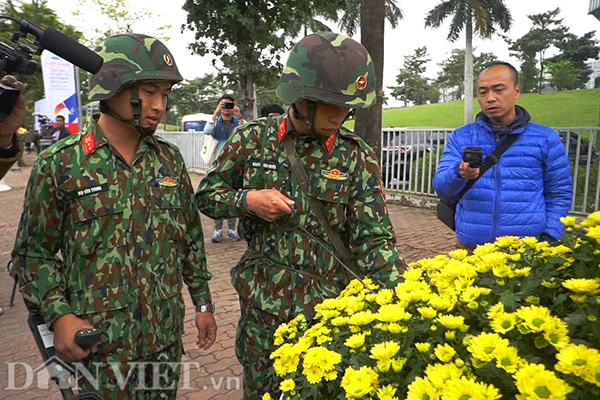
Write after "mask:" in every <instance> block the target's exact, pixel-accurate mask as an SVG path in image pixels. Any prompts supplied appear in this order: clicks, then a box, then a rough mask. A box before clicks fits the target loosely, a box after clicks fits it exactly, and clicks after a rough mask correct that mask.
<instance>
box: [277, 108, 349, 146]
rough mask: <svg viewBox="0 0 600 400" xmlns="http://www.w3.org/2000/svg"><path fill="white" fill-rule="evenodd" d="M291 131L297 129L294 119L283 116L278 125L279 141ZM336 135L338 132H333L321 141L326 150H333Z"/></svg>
mask: <svg viewBox="0 0 600 400" xmlns="http://www.w3.org/2000/svg"><path fill="white" fill-rule="evenodd" d="M291 131H296V129H295V128H294V125H293V124H292V121H291V120H290V119H289V118H287V117H283V118H282V119H281V121H279V125H278V126H277V139H279V142H280V143H281V141H282V140H283V138H284V137H285V135H287V134H288V133H289V132H291ZM336 137H337V133H332V134H331V136H329V138H328V139H327V140H320V142H321V143H322V144H323V147H324V148H325V150H327V152H328V153H329V152H331V149H333V145H334V144H335V139H336Z"/></svg>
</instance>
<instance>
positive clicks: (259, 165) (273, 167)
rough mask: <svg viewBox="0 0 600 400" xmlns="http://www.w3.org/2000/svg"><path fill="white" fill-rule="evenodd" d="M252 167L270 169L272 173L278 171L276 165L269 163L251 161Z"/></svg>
mask: <svg viewBox="0 0 600 400" xmlns="http://www.w3.org/2000/svg"><path fill="white" fill-rule="evenodd" d="M250 166H251V167H252V168H265V169H270V170H272V171H276V170H277V165H276V164H275V163H268V162H260V161H254V160H251V161H250Z"/></svg>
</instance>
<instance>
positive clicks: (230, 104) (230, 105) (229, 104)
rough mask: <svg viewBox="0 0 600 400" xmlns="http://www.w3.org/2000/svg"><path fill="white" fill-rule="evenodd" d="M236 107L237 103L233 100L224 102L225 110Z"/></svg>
mask: <svg viewBox="0 0 600 400" xmlns="http://www.w3.org/2000/svg"><path fill="white" fill-rule="evenodd" d="M234 107H235V103H231V102H227V103H223V108H224V109H225V110H233V108H234Z"/></svg>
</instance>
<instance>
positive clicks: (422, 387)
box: [406, 376, 440, 400]
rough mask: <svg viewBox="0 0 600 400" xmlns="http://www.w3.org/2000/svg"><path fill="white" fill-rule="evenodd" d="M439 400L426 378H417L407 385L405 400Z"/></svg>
mask: <svg viewBox="0 0 600 400" xmlns="http://www.w3.org/2000/svg"><path fill="white" fill-rule="evenodd" d="M439 398H440V394H439V392H438V390H437V389H436V388H435V386H433V384H432V383H431V381H429V379H427V378H421V377H420V376H417V377H416V378H415V380H414V381H413V382H412V383H411V384H410V385H408V393H407V394H406V400H436V399H439Z"/></svg>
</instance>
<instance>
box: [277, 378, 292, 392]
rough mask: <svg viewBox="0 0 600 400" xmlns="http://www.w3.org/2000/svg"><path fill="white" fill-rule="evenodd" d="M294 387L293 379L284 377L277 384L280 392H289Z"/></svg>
mask: <svg viewBox="0 0 600 400" xmlns="http://www.w3.org/2000/svg"><path fill="white" fill-rule="evenodd" d="M295 388H296V383H295V382H294V380H293V379H285V380H283V381H281V383H280V384H279V390H281V391H282V392H291V391H292V390H294V389H295Z"/></svg>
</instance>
